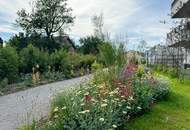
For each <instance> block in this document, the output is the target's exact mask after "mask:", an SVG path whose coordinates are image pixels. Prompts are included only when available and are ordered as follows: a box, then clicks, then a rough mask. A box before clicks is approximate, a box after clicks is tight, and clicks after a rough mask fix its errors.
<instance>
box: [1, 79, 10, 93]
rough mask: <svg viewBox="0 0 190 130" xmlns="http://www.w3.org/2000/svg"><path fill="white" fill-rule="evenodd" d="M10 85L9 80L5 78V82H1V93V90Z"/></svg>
mask: <svg viewBox="0 0 190 130" xmlns="http://www.w3.org/2000/svg"><path fill="white" fill-rule="evenodd" d="M8 83H9V81H8V79H7V78H4V79H3V80H1V81H0V91H1V89H4V88H6V87H7V85H8Z"/></svg>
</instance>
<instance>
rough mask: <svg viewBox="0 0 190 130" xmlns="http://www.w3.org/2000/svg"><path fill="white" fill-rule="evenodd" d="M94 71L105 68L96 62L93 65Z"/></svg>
mask: <svg viewBox="0 0 190 130" xmlns="http://www.w3.org/2000/svg"><path fill="white" fill-rule="evenodd" d="M91 68H92V71H93V72H95V71H97V70H100V69H102V68H103V65H102V64H99V63H97V62H96V61H95V62H94V63H93V64H92V67H91Z"/></svg>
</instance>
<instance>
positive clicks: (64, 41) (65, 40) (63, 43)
mask: <svg viewBox="0 0 190 130" xmlns="http://www.w3.org/2000/svg"><path fill="white" fill-rule="evenodd" d="M54 40H55V41H56V42H57V43H58V44H59V45H60V47H62V48H67V49H68V50H69V52H72V53H74V52H75V50H76V46H75V43H74V42H73V40H72V39H71V38H70V37H69V36H68V35H62V36H57V37H55V38H54Z"/></svg>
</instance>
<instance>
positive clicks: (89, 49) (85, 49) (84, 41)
mask: <svg viewBox="0 0 190 130" xmlns="http://www.w3.org/2000/svg"><path fill="white" fill-rule="evenodd" d="M79 41H80V44H81V47H80V48H79V49H80V51H81V52H82V53H83V54H94V55H96V54H98V53H99V49H98V46H99V45H101V44H104V41H103V40H101V39H100V38H98V37H94V36H88V37H86V38H81V39H80V40H79Z"/></svg>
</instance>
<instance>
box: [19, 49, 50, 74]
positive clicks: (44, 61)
mask: <svg viewBox="0 0 190 130" xmlns="http://www.w3.org/2000/svg"><path fill="white" fill-rule="evenodd" d="M20 62H21V63H20V70H21V72H23V73H31V72H32V68H33V67H35V66H36V65H39V67H40V68H39V69H40V71H42V72H43V71H45V70H46V69H47V66H48V64H49V54H48V53H47V52H45V51H40V50H39V49H38V48H36V47H34V46H33V45H28V47H27V48H24V49H23V50H22V51H21V52H20Z"/></svg>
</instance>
